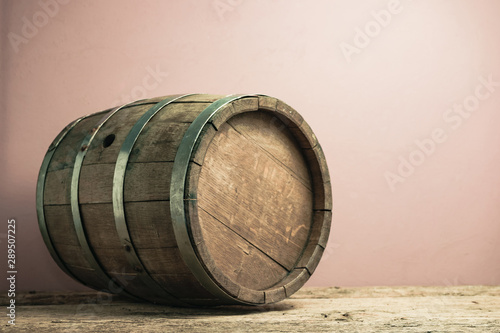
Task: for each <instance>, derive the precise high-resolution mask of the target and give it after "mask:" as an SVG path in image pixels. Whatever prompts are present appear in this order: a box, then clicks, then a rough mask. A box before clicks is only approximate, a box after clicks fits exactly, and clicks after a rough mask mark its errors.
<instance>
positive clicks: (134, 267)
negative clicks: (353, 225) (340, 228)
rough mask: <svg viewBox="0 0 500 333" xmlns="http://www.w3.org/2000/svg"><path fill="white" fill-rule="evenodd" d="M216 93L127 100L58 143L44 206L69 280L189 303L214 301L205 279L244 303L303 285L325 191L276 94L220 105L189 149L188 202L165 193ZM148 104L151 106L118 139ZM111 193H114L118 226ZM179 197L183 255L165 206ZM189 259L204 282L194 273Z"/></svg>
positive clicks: (298, 124) (308, 139)
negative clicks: (189, 254) (186, 141)
mask: <svg viewBox="0 0 500 333" xmlns="http://www.w3.org/2000/svg"><path fill="white" fill-rule="evenodd" d="M222 97H223V96H217V95H192V96H187V97H183V98H181V99H179V100H177V101H175V102H173V103H171V104H167V105H165V106H164V107H163V108H161V109H157V108H154V109H151V108H152V107H153V105H155V103H156V102H158V101H160V100H162V98H156V99H151V100H145V101H141V102H137V103H134V105H128V106H126V107H123V108H122V109H119V110H118V111H116V112H114V111H113V112H112V113H110V112H109V110H108V111H107V112H105V113H102V112H101V113H98V114H94V115H91V116H89V117H88V118H85V119H83V120H82V121H80V122H79V123H77V124H76V126H75V127H74V128H73V129H72V130H71V131H70V132H68V134H67V135H66V136H65V137H64V138H63V139H62V140H61V142H60V144H59V146H58V147H57V148H56V150H55V153H54V155H53V157H52V160H51V162H50V164H49V167H48V172H47V175H46V176H47V177H46V183H45V188H44V209H45V213H44V214H45V220H46V225H47V230H48V235H49V236H50V241H51V242H52V243H53V247H54V249H55V250H56V251H57V253H58V255H59V257H60V258H61V260H62V261H63V262H64V264H65V266H66V267H67V268H68V270H69V271H70V272H72V273H73V275H75V276H76V277H77V278H78V279H79V280H81V281H82V282H84V283H85V284H86V285H88V286H91V287H94V288H95V289H97V290H102V289H107V288H110V286H111V287H113V284H112V283H110V281H109V279H110V278H113V279H115V280H116V283H117V285H118V286H119V287H121V288H123V289H125V290H126V291H128V292H129V293H130V294H133V295H135V296H137V297H139V298H144V299H147V298H149V299H151V300H155V301H157V300H158V298H156V296H155V295H152V294H156V293H158V292H159V291H161V289H163V290H164V291H166V292H167V293H169V294H170V295H173V296H174V297H176V298H179V299H182V300H184V301H186V302H187V301H188V300H189V303H190V304H199V303H200V302H201V303H203V304H206V301H207V300H213V299H214V298H215V296H214V295H217V292H215V293H214V291H213V290H212V293H209V292H208V291H207V290H205V288H207V285H210V284H209V282H210V281H214V285H217V286H219V287H220V288H221V289H222V290H224V292H226V293H227V294H228V295H231V297H233V298H236V299H239V300H241V301H244V302H247V303H272V302H273V301H277V300H280V299H283V298H285V296H286V295H291V294H292V293H293V292H295V291H296V290H297V289H298V288H300V287H301V286H302V285H303V283H305V282H306V280H307V279H308V278H309V276H310V274H312V272H313V271H314V268H315V266H316V265H317V263H318V262H319V260H320V258H321V254H322V252H323V249H324V246H325V243H326V237H327V235H328V231H329V225H330V220H331V212H330V211H329V210H330V209H331V206H327V205H326V204H325V202H328V201H329V200H331V193H329V192H328V193H327V191H326V190H323V188H322V187H323V184H324V182H325V181H326V179H325V177H326V175H321V173H322V172H325V171H326V162H325V161H324V157H323V156H322V154H318V152H320V151H319V150H318V149H319V145H318V144H317V140H316V138H315V137H314V134H313V133H312V131H311V130H310V128H309V127H307V124H305V123H304V122H303V119H302V117H301V116H300V115H298V114H297V113H296V111H295V110H293V109H291V108H290V107H288V106H286V105H285V104H284V103H282V102H278V100H276V99H274V98H270V97H262V96H261V97H257V96H251V97H244V98H241V99H237V100H234V101H232V102H230V103H228V104H226V105H224V106H221V109H220V110H219V109H218V110H217V112H216V113H215V114H212V116H213V118H210V121H209V123H207V124H206V125H204V126H203V127H202V128H200V129H199V131H201V133H200V136H199V139H198V141H197V142H196V143H195V144H194V146H193V147H189V149H193V151H194V152H193V154H192V156H189V158H190V162H189V166H188V170H187V172H188V177H187V179H185V181H186V184H187V189H188V190H187V191H186V192H185V193H187V194H185V198H186V199H187V201H185V202H181V203H176V202H175V197H174V198H171V196H170V185H171V184H170V183H171V180H172V177H173V176H176V175H175V174H174V175H172V172H173V166H174V162H175V159H176V156H177V151H178V149H179V146H180V144H181V141H182V140H183V137H184V135H185V133H186V131H187V130H188V128H189V127H190V126H191V123H192V122H193V121H194V120H195V119H196V118H197V117H198V116H199V115H200V113H201V112H203V110H205V109H206V108H207V107H208V106H209V105H210V104H211V103H212V102H213V101H215V100H217V99H219V98H222ZM261 104H262V109H259V108H260V106H261ZM216 105H219V104H216ZM148 110H149V111H151V110H152V111H157V113H154V115H153V114H151V116H152V118H150V119H149V121H148V122H147V123H145V124H144V127H141V128H142V131H141V132H140V134H138V133H137V132H134V131H132V133H134V136H136V137H135V138H134V137H131V136H129V133H131V132H130V131H131V129H132V128H133V127H134V126H135V125H136V123H137V122H138V120H139V119H145V118H142V116H143V115H144V114H145V112H149V111H148ZM208 111H210V112H215V109H213V110H212V109H208ZM250 111H252V112H250ZM269 111H270V112H269ZM200 119H202V120H203V117H202V118H200ZM292 120H293V121H292ZM203 121H205V120H203ZM139 124H141V122H139ZM196 124H197V123H196ZM196 124H194V125H196ZM196 126H198V125H196ZM196 126H195V127H196ZM192 131H193V130H191V132H192ZM191 132H190V133H189V135H188V136H187V137H190V136H192V135H194V134H193V133H194V132H192V133H191ZM84 139H85V142H83V141H84ZM91 139H92V140H91ZM134 139H136V140H135V141H134ZM132 143H133V145H132ZM129 144H130V147H129V148H130V155H129V156H128V155H127V154H128V153H127V151H128V148H127V149H122V148H123V145H125V146H126V145H129ZM181 151H183V150H181ZM124 153H125V155H124ZM119 154H120V155H119ZM77 156H78V159H77V160H76V161H79V163H75V157H77ZM118 156H121V158H120V159H119V160H118V162H117V157H118ZM122 157H125V159H123V158H122ZM73 163H75V165H73ZM116 163H119V165H118V167H117V166H116V165H115V164H116ZM323 164H324V167H322V165H323ZM120 167H123V168H125V172H124V175H123V177H124V178H123V190H122V189H121V187H117V184H118V185H120V184H121V181H120V179H115V176H116V174H118V175H120V173H119V172H118V173H117V170H122V169H120ZM176 174H178V175H181V174H182V173H179V171H177V173H176ZM182 177H184V176H182ZM174 179H175V177H174ZM117 190H119V191H117ZM114 192H115V193H116V194H118V197H120V195H123V205H124V215H125V221H126V223H125V224H124V225H123V226H122V227H121V224H120V223H119V222H120V221H121V219H117V220H116V221H115V214H117V213H120V212H119V211H118V212H115V208H116V207H120V206H119V205H116V203H113V200H114V199H116V196H115V197H114V196H113V195H114ZM122 192H123V194H122ZM71 196H73V199H74V200H71ZM170 200H173V202H174V203H172V202H171V201H170ZM182 204H184V205H185V207H184V208H185V209H186V211H188V214H187V217H189V218H190V219H191V220H190V221H189V223H187V222H186V224H187V225H190V227H189V228H191V229H190V230H188V232H189V233H192V238H193V240H180V242H187V241H189V242H191V241H192V242H193V244H191V245H192V247H193V251H194V252H195V253H196V256H197V257H196V258H194V259H193V258H191V261H190V260H186V250H185V249H184V252H182V253H181V250H180V247H178V243H177V242H179V240H178V239H176V238H174V229H173V225H172V219H171V211H170V208H171V207H170V206H171V205H174V206H173V207H174V208H177V206H179V205H182ZM193 207H195V208H196V209H192V208H193ZM174 212H175V210H174ZM78 216H79V217H80V218H81V225H80V222H79V221H80V219H79V218H76V217H78ZM117 216H120V215H119V214H118V215H117ZM74 218H75V221H76V223H75V222H74ZM117 223H118V224H117ZM117 226H118V229H117ZM76 230H80V232H81V230H83V233H82V232H81V233H80V234H77V232H76ZM117 230H118V231H117ZM124 230H126V231H124ZM77 235H79V236H80V237H77ZM190 235H191V234H190ZM182 244H184V243H182ZM82 253H85V254H86V255H82ZM198 260H199V261H200V265H202V267H201V268H200V270H201V269H204V270H205V271H207V272H208V273H209V274H208V275H207V277H205V280H203V278H200V277H199V276H198V277H197V278H196V273H195V272H196V269H193V264H196V263H197V262H198ZM186 262H187V263H188V264H189V265H190V266H189V267H188V265H187V264H186ZM195 268H196V267H195ZM101 270H102V272H101ZM142 272H144V274H143V273H142ZM208 280H209V282H207V281H208ZM202 285H203V286H204V287H202ZM217 288H218V287H217ZM208 289H209V288H208ZM216 291H217V290H216ZM160 294H161V293H160ZM153 296H154V297H153ZM218 297H219V298H220V294H219V296H218ZM222 298H223V297H222ZM226 303H227V300H226ZM214 304H221V303H214Z"/></svg>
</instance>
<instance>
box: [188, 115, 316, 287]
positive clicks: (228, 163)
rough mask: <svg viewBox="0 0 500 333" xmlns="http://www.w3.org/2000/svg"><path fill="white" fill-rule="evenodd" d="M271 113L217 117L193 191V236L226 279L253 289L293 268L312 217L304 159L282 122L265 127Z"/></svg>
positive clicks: (266, 284)
mask: <svg viewBox="0 0 500 333" xmlns="http://www.w3.org/2000/svg"><path fill="white" fill-rule="evenodd" d="M272 119H277V118H273V116H272V115H270V114H264V113H262V112H252V113H250V114H240V115H237V116H235V117H233V118H231V120H230V121H229V122H228V123H226V124H223V125H222V126H221V127H220V128H219V131H218V133H217V135H216V136H215V137H214V139H213V140H212V142H211V145H210V146H209V147H208V152H207V154H206V156H205V160H204V162H203V166H202V170H201V173H200V179H199V183H198V194H197V197H198V214H199V223H200V225H201V229H202V238H201V239H196V236H195V241H196V242H197V243H198V242H201V241H204V243H205V244H206V246H207V249H208V252H209V253H210V254H211V256H212V258H213V260H214V263H215V265H216V266H218V267H219V268H220V269H221V270H222V271H223V273H225V274H226V275H227V276H228V277H229V278H231V280H233V281H235V282H236V283H238V284H240V285H242V286H244V287H247V288H251V289H258V290H263V289H267V288H270V287H271V286H273V285H275V284H276V283H277V282H279V281H280V280H282V279H283V278H284V277H285V276H286V275H287V274H288V272H289V271H290V270H292V269H293V268H294V266H295V264H296V262H297V260H298V258H299V256H300V255H301V254H302V251H303V249H304V246H305V244H306V242H307V237H308V235H309V229H310V227H311V220H312V205H313V195H312V192H311V190H310V180H309V175H308V171H307V165H306V163H305V161H304V158H303V157H302V155H301V153H300V151H299V150H298V149H297V147H296V146H295V143H294V140H293V138H292V137H290V134H289V131H288V130H286V128H283V129H282V130H271V129H269V128H267V127H268V126H270V125H269V124H270V123H271V122H272ZM278 121H279V120H278ZM279 123H281V122H279ZM258 129H262V130H258ZM297 170H298V171H297ZM297 174H298V175H297ZM214 184H217V185H216V186H214ZM200 252H201V251H200ZM201 253H202V255H203V254H204V253H203V252H201ZM228 253H231V256H230V258H228ZM207 261H208V260H207Z"/></svg>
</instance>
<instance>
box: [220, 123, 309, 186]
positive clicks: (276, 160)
mask: <svg viewBox="0 0 500 333" xmlns="http://www.w3.org/2000/svg"><path fill="white" fill-rule="evenodd" d="M227 124H228V125H229V126H231V128H232V129H234V130H235V131H236V132H238V133H239V134H240V135H241V136H243V137H245V138H246V139H248V140H249V141H250V142H252V143H253V144H254V145H256V146H257V147H259V149H261V150H262V151H263V152H264V153H266V154H267V155H268V156H269V157H270V158H271V159H272V160H273V161H274V162H275V163H276V164H277V165H279V166H281V167H282V168H284V169H286V170H288V171H289V172H290V175H291V176H292V177H293V178H295V179H297V180H298V181H299V183H300V184H302V185H303V186H304V187H305V188H307V189H308V190H309V191H311V192H312V188H311V187H310V186H309V185H307V184H306V183H305V179H303V178H302V177H300V176H299V175H297V174H296V173H295V171H293V170H292V169H290V168H289V167H288V166H287V165H286V164H285V163H283V162H282V161H280V160H278V159H277V158H276V157H275V156H274V155H273V154H271V153H270V152H269V151H267V150H266V149H265V148H264V147H262V146H261V145H260V144H259V143H258V142H257V141H255V140H254V139H253V138H252V137H250V136H248V135H246V134H244V133H242V132H241V131H239V130H238V129H237V128H236V127H234V126H233V124H231V123H230V122H229V121H228V122H227Z"/></svg>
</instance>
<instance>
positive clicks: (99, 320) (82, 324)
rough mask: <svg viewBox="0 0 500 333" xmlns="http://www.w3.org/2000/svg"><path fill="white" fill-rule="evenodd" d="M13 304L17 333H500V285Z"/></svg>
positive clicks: (89, 296)
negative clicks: (275, 298)
mask: <svg viewBox="0 0 500 333" xmlns="http://www.w3.org/2000/svg"><path fill="white" fill-rule="evenodd" d="M0 301H1V303H2V305H5V304H6V302H7V298H6V295H5V294H2V296H1V298H0ZM16 302H17V303H16V304H17V307H16V310H17V311H16V315H17V316H16V327H15V331H16V332H103V331H105V332H139V331H141V332H142V331H143V332H363V333H364V332H433V333H437V332H500V287H485V286H449V287H397V288H390V287H373V288H303V289H302V290H300V291H299V292H297V293H296V294H295V295H294V296H292V298H290V299H287V300H285V301H283V302H280V303H277V304H274V305H273V304H271V305H265V306H262V307H244V306H221V307H214V308H173V307H168V306H159V305H153V304H144V303H134V302H131V301H128V300H126V299H123V298H120V297H111V296H108V295H107V294H102V293H101V294H99V293H92V292H89V293H83V292H77V293H74V292H73V293H47V292H43V293H24V294H18V295H17V299H16ZM7 326H8V325H7V317H5V318H4V323H2V324H1V326H0V328H1V329H0V330H1V331H11V327H7Z"/></svg>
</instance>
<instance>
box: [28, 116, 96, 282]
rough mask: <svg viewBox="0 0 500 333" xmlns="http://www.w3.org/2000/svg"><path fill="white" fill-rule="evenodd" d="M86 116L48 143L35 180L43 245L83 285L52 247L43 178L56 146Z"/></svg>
mask: <svg viewBox="0 0 500 333" xmlns="http://www.w3.org/2000/svg"><path fill="white" fill-rule="evenodd" d="M87 117H88V116H83V117H81V118H79V119H76V120H74V121H72V122H71V123H70V124H69V125H67V126H66V127H65V128H64V129H63V130H62V131H61V132H60V133H59V134H58V136H57V137H56V138H55V139H54V141H53V142H52V143H51V144H50V146H49V149H48V150H47V153H46V154H45V157H44V159H43V162H42V166H41V168H40V173H39V175H38V181H37V193H36V194H37V195H36V208H37V209H36V210H37V215H38V226H39V229H40V232H41V234H42V238H43V241H44V243H45V245H46V246H47V249H48V250H49V253H50V255H51V256H52V259H54V261H55V262H56V264H57V265H58V266H59V268H61V270H62V271H63V272H65V273H66V274H67V275H68V276H70V277H71V278H73V279H74V280H75V281H78V282H80V283H82V284H83V285H87V284H86V283H85V282H84V281H82V280H80V279H78V278H77V277H76V275H74V274H73V273H71V271H70V270H69V269H68V268H67V267H66V265H65V264H64V263H63V261H62V259H61V257H60V256H59V254H58V253H57V251H56V249H55V248H54V245H53V242H52V239H51V237H50V233H49V230H48V228H47V223H46V221H45V209H44V203H43V201H44V190H45V178H46V175H47V170H48V168H49V164H50V161H51V160H52V156H53V155H54V153H55V151H56V148H57V147H58V146H59V144H60V143H61V141H62V140H63V139H64V137H65V136H66V135H67V134H68V133H69V132H70V131H71V130H72V129H73V128H74V127H75V126H76V124H78V123H79V122H80V121H81V120H83V119H85V118H87Z"/></svg>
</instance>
